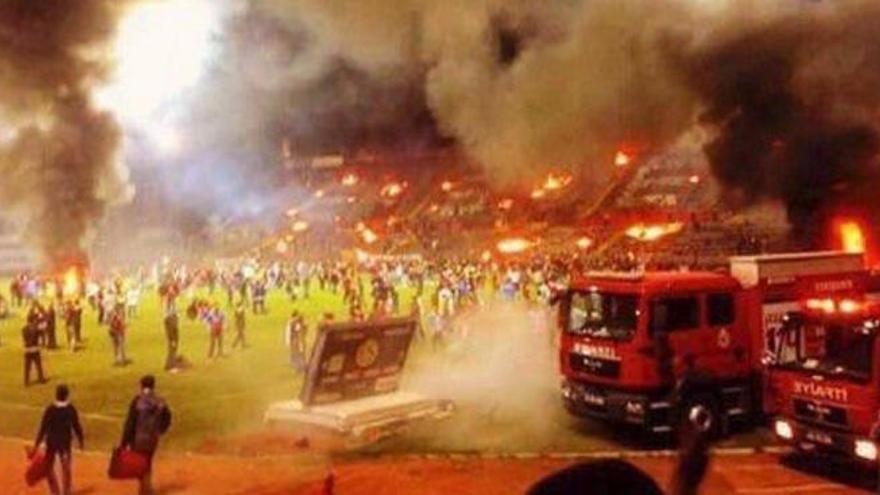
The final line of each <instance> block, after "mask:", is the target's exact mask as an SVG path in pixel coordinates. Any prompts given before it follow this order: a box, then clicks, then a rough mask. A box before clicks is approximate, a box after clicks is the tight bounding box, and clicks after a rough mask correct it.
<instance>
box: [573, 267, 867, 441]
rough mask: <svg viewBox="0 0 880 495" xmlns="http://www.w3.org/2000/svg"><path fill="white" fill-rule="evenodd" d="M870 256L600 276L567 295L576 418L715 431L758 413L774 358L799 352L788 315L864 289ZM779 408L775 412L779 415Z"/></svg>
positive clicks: (586, 280)
mask: <svg viewBox="0 0 880 495" xmlns="http://www.w3.org/2000/svg"><path fill="white" fill-rule="evenodd" d="M864 280H865V268H864V260H863V257H862V256H861V255H858V254H847V253H838V252H820V253H799V254H783V255H767V256H752V257H734V258H731V260H730V269H729V272H728V273H710V272H645V273H592V274H588V275H586V276H584V277H582V278H576V279H575V280H573V282H572V284H571V286H570V288H569V289H568V290H567V291H566V292H565V293H564V294H562V295H561V296H560V304H559V308H560V309H559V325H560V326H561V328H562V337H561V346H560V352H559V360H560V370H561V374H562V376H563V382H562V397H563V401H564V404H565V406H566V408H567V409H568V410H569V412H571V413H572V414H575V415H577V416H583V417H593V418H599V419H603V420H608V421H613V422H622V423H627V424H631V425H635V426H639V427H643V428H645V429H646V430H648V431H650V432H654V433H664V432H671V431H673V429H674V428H675V426H676V425H677V424H679V421H680V420H681V419H682V418H684V417H688V418H690V419H691V420H692V421H694V422H696V423H698V424H699V425H701V427H702V428H705V429H706V430H708V431H710V432H711V433H713V434H721V433H724V432H726V431H727V429H728V427H729V426H730V425H732V424H733V423H734V422H735V421H738V420H748V419H751V418H754V417H755V416H756V415H758V413H761V412H762V404H768V405H770V406H775V405H776V403H775V402H774V401H771V400H768V399H766V398H765V397H764V395H765V391H768V390H770V389H769V388H768V387H765V380H766V376H765V374H764V368H765V363H767V362H769V361H771V360H777V361H779V362H782V361H781V360H780V359H779V358H780V357H785V356H790V355H795V354H796V349H795V348H796V347H797V346H798V345H806V344H805V340H803V339H799V338H794V339H793V338H791V337H790V335H789V333H787V332H783V330H784V329H786V328H788V327H787V326H785V325H784V324H785V323H786V315H789V314H791V313H794V312H798V311H799V310H800V309H801V308H802V307H803V305H804V301H807V300H814V299H815V300H816V301H826V300H836V299H834V298H835V297H837V296H838V295H840V294H850V293H852V294H855V293H859V291H860V290H862V289H863V285H864ZM770 412H775V411H773V410H771V411H770Z"/></svg>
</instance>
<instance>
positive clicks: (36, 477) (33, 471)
mask: <svg viewBox="0 0 880 495" xmlns="http://www.w3.org/2000/svg"><path fill="white" fill-rule="evenodd" d="M27 456H28V460H29V462H28V468H27V471H25V473H24V481H25V482H26V483H27V486H34V485H36V484H37V483H39V482H41V481H43V480H44V479H46V478H47V477H48V476H49V459H48V458H47V457H46V452H45V451H43V450H34V451H30V452H28V453H27Z"/></svg>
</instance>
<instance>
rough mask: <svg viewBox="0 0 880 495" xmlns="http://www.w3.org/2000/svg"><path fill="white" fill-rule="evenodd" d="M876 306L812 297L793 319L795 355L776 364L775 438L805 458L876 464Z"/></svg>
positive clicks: (771, 378) (771, 373)
mask: <svg viewBox="0 0 880 495" xmlns="http://www.w3.org/2000/svg"><path fill="white" fill-rule="evenodd" d="M873 281H875V279H869V284H870V283H871V282H873ZM875 289H876V287H869V290H871V291H873V290H875ZM872 302H873V301H871V300H870V298H869V300H865V298H861V297H859V296H858V295H857V294H856V295H854V296H853V295H847V296H844V297H839V298H826V299H811V300H809V301H808V304H807V306H808V307H807V308H805V311H803V312H801V313H797V314H792V315H789V316H787V317H786V319H785V323H784V325H783V329H782V333H783V335H784V336H785V337H784V338H786V339H789V340H791V341H792V342H796V345H794V346H793V350H794V351H795V352H794V353H792V354H790V355H786V356H776V357H775V359H774V360H773V362H772V363H771V364H770V365H769V367H768V372H767V375H768V379H767V381H768V390H769V394H768V395H769V396H770V399H771V400H772V401H773V411H774V413H775V419H774V420H773V431H774V433H775V434H776V436H777V437H778V438H780V439H781V440H783V441H784V442H787V443H789V444H791V445H793V446H794V447H795V448H796V449H798V450H800V451H802V452H807V453H814V454H823V455H824V454H830V455H834V456H843V457H846V458H854V459H858V460H860V461H863V462H865V463H869V464H873V465H874V466H876V462H877V460H878V443H877V442H878V440H880V436H878V435H880V422H878V420H880V416H878V412H880V359H876V356H880V340H878V339H877V333H878V329H880V311H878V309H880V308H878V307H877V306H876V305H874V304H872Z"/></svg>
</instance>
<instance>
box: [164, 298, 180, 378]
mask: <svg viewBox="0 0 880 495" xmlns="http://www.w3.org/2000/svg"><path fill="white" fill-rule="evenodd" d="M163 325H164V327H165V340H166V341H167V344H168V354H167V356H166V358H165V371H170V370H173V369H176V368H177V364H178V360H179V358H178V357H177V351H178V348H179V346H180V321H179V319H178V317H177V310H176V309H174V308H173V306H172V307H169V308H168V312H167V314H166V315H165V319H164V321H163Z"/></svg>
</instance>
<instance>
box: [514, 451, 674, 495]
mask: <svg viewBox="0 0 880 495" xmlns="http://www.w3.org/2000/svg"><path fill="white" fill-rule="evenodd" d="M586 494H589V495H663V491H662V490H661V489H660V487H659V486H657V483H656V482H655V481H654V480H653V479H651V477H650V476H648V475H646V474H645V473H643V472H642V471H641V470H640V469H638V468H636V467H635V466H633V465H632V464H630V463H628V462H625V461H621V460H617V459H610V460H603V461H597V462H590V463H582V464H575V465H574V466H570V467H568V468H565V469H563V470H562V471H559V472H556V473H553V474H552V475H550V476H548V477H546V478H544V479H542V480H541V481H539V482H538V483H537V484H535V485H534V486H532V487H531V488H530V489H529V491H528V492H527V495H586Z"/></svg>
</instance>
